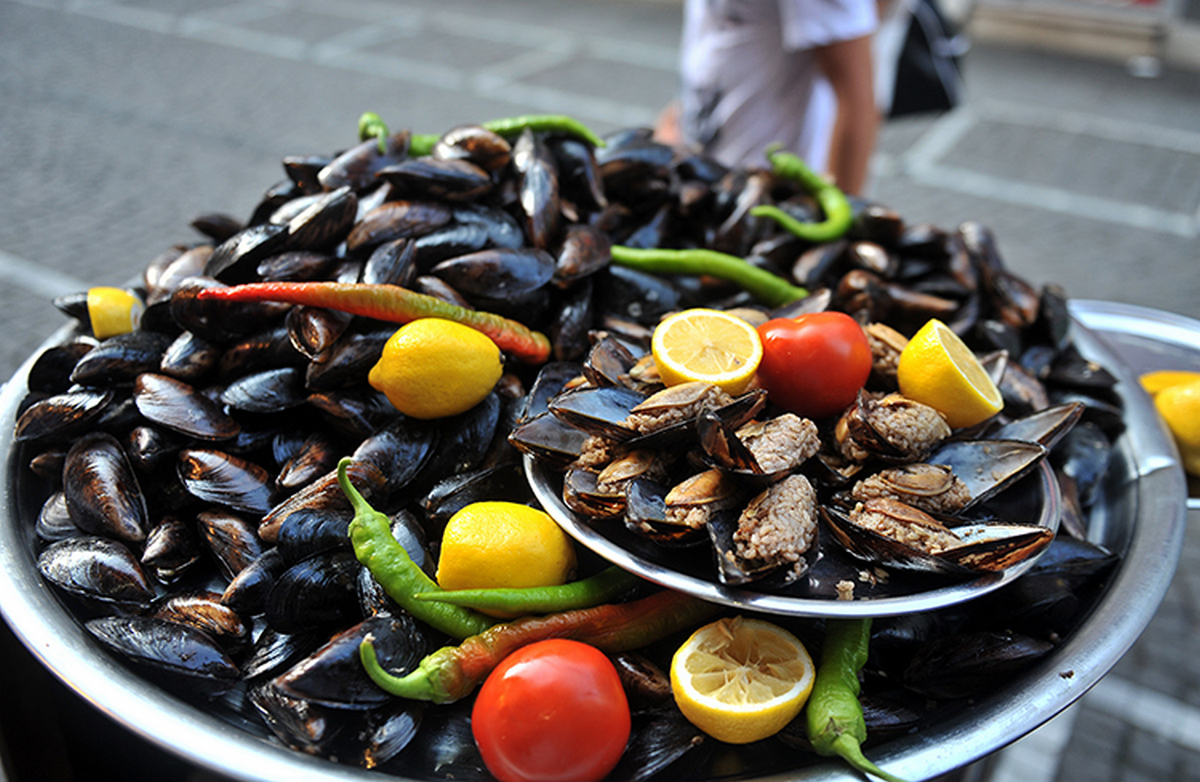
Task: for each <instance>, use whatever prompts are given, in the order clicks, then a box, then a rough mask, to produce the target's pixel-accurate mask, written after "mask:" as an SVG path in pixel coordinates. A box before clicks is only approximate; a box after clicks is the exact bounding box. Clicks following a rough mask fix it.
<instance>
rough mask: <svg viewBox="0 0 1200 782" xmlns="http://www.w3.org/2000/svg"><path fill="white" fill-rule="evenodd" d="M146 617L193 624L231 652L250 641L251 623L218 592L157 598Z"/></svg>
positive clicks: (191, 593) (200, 592)
mask: <svg viewBox="0 0 1200 782" xmlns="http://www.w3.org/2000/svg"><path fill="white" fill-rule="evenodd" d="M147 616H152V617H154V618H156V619H165V620H167V621H168V622H176V623H178V624H183V625H187V626H188V627H194V628H196V629H197V630H200V631H202V632H204V633H205V634H206V635H207V636H208V637H209V638H212V639H213V640H214V641H216V642H217V643H218V644H220V645H221V647H222V648H223V649H225V650H226V651H227V652H228V653H229V654H231V655H237V654H238V653H239V652H241V651H242V649H244V648H245V647H246V646H247V644H249V642H250V626H249V625H248V624H246V622H244V621H243V620H242V618H241V617H240V616H239V615H238V613H237V612H236V611H234V610H233V609H232V608H230V607H229V606H227V605H224V604H222V603H221V596H220V595H219V594H217V593H216V592H208V591H197V592H178V593H176V594H173V595H168V596H165V597H163V598H161V599H160V600H156V601H155V602H154V604H153V605H151V606H150V611H149V613H148V614H147Z"/></svg>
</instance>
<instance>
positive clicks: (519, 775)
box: [471, 638, 630, 782]
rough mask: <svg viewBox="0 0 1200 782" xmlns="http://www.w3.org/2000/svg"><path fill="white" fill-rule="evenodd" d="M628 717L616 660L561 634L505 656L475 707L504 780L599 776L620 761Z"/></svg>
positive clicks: (492, 765)
mask: <svg viewBox="0 0 1200 782" xmlns="http://www.w3.org/2000/svg"><path fill="white" fill-rule="evenodd" d="M629 723H630V718H629V703H628V701H626V699H625V691H624V689H622V687H621V680H620V678H619V677H618V676H617V670H616V668H614V667H613V664H612V663H611V662H609V660H608V658H607V657H605V656H604V653H603V652H601V651H600V650H598V649H596V648H595V647H593V646H588V645H587V644H584V643H580V642H579V641H569V640H566V639H562V638H555V639H551V640H548V641H538V642H536V643H532V644H530V645H529V646H524V647H522V648H520V649H518V650H517V651H515V652H513V653H512V654H510V655H509V656H508V657H506V658H504V661H503V662H501V663H500V665H498V666H497V667H496V668H495V670H493V671H492V672H491V673H490V674H489V675H488V677H487V679H486V680H485V681H484V683H483V686H482V687H480V688H479V693H478V695H476V696H475V707H474V709H473V710H472V712H471V732H472V734H474V736H475V743H476V744H477V745H478V746H479V752H480V754H481V755H483V761H484V763H486V764H487V767H488V771H491V772H492V774H493V775H494V776H495V777H496V778H497V779H499V780H500V782H534V781H535V780H536V781H537V782H596V780H599V779H602V778H603V777H604V776H605V775H607V774H608V772H609V771H611V770H612V768H613V766H615V765H616V764H617V761H618V760H620V759H621V754H622V753H623V752H624V751H625V744H626V742H628V741H629Z"/></svg>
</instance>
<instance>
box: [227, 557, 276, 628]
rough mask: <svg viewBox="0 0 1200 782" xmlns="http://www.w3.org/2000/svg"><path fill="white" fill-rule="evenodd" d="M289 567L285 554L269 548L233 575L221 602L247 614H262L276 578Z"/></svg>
mask: <svg viewBox="0 0 1200 782" xmlns="http://www.w3.org/2000/svg"><path fill="white" fill-rule="evenodd" d="M286 569H287V563H286V562H284V560H283V555H282V554H280V553H279V550H278V549H276V548H269V549H267V550H266V551H264V552H263V553H262V554H260V555H259V556H258V558H257V559H255V560H254V561H253V562H251V563H250V564H249V565H247V566H246V567H244V568H242V570H241V571H240V572H239V573H238V574H237V575H236V576H234V577H233V580H232V581H230V582H229V584H228V586H226V587H225V591H224V592H223V593H221V602H222V603H224V604H225V605H227V606H229V607H230V608H232V609H233V610H235V611H239V612H241V613H243V614H246V615H247V616H252V615H254V614H261V613H262V612H263V609H264V608H265V607H266V605H267V595H268V594H270V592H271V588H272V587H273V586H275V580H276V579H277V578H279V576H280V575H281V574H282V573H283V571H284V570H286Z"/></svg>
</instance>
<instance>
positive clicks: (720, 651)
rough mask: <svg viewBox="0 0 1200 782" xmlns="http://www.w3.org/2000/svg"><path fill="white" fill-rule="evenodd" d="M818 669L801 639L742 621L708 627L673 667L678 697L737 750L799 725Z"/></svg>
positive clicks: (699, 723)
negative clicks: (795, 721)
mask: <svg viewBox="0 0 1200 782" xmlns="http://www.w3.org/2000/svg"><path fill="white" fill-rule="evenodd" d="M815 678H816V668H815V666H814V665H813V661H812V658H811V657H809V654H808V650H806V649H805V648H804V644H802V643H801V642H800V640H799V639H798V638H796V636H794V635H792V634H791V633H789V632H788V631H787V630H785V629H783V628H782V627H779V626H778V625H774V624H771V623H770V622H765V621H763V620H761V619H747V618H744V617H741V616H737V617H733V618H725V619H719V620H717V621H716V622H713V623H711V624H707V625H705V626H704V627H701V628H700V629H699V630H697V631H696V632H695V633H693V634H692V637H691V638H689V639H688V640H687V641H685V642H684V644H683V645H682V646H680V647H679V649H678V650H677V651H676V652H675V656H674V657H673V658H672V660H671V692H672V693H673V694H674V696H675V702H676V704H678V705H679V710H680V711H682V712H683V715H684V716H685V717H687V718H688V720H690V721H691V723H692V724H693V725H695V726H696V727H697V728H699V729H700V730H702V731H704V732H705V733H707V734H708V735H710V736H712V737H713V738H715V739H717V740H719V741H724V742H728V743H730V744H748V743H750V742H752V741H759V740H761V739H765V738H767V737H768V736H773V735H775V734H776V733H778V732H779V731H780V730H782V729H783V727H784V726H785V725H787V724H788V723H789V722H791V721H792V720H793V719H795V717H796V715H798V714H799V713H800V710H801V709H802V708H804V703H805V701H807V700H808V695H809V693H810V692H812V686H813V680H814V679H815Z"/></svg>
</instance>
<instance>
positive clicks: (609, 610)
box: [358, 590, 722, 703]
mask: <svg viewBox="0 0 1200 782" xmlns="http://www.w3.org/2000/svg"><path fill="white" fill-rule="evenodd" d="M721 610H722V609H721V607H720V606H718V605H716V604H715V603H709V602H707V601H704V600H700V599H699V598H695V597H691V596H690V595H685V594H683V593H682V592H674V591H671V590H663V591H661V592H655V593H654V594H652V595H650V596H649V597H643V598H642V599H640V600H633V601H631V602H628V603H615V604H613V603H606V604H605V605H599V606H594V607H592V608H581V609H579V610H576V611H562V612H560V613H556V614H548V615H547V616H527V617H523V618H521V619H515V620H513V621H511V622H505V623H503V624H498V625H494V626H492V627H490V628H488V629H487V630H485V631H483V632H481V633H479V634H478V635H474V636H471V637H470V638H467V639H466V640H464V641H463V642H462V643H461V644H460V645H458V646H446V647H442V648H441V649H438V650H437V651H436V652H434V653H433V654H430V655H429V656H427V657H426V658H425V659H423V660H422V661H421V662H420V663H419V664H418V665H417V667H416V669H414V670H413V671H411V672H409V673H408V674H406V675H404V676H395V675H393V674H391V673H388V672H387V671H385V670H384V669H383V666H382V665H380V664H379V660H378V658H377V657H376V655H375V646H374V643H373V641H372V639H371V638H370V637H369V636H368V637H367V638H366V639H365V640H363V642H362V643H361V644H359V647H358V656H359V659H361V660H362V664H363V668H364V669H365V670H366V672H367V675H368V676H370V677H371V680H372V681H373V682H375V683H376V684H378V685H379V686H380V687H381V688H383V689H384V690H386V691H388V692H390V693H391V694H392V695H397V696H399V697H401V698H413V699H415V700H423V701H433V702H434V703H449V702H451V701H456V700H459V699H460V698H465V697H466V696H468V695H470V694H471V692H472V691H473V690H474V689H475V687H476V686H477V685H478V684H479V683H480V682H482V681H483V680H484V679H486V678H487V675H488V674H489V673H491V671H492V669H493V668H495V667H496V666H497V665H499V664H500V662H501V661H502V660H503V659H504V658H505V657H507V656H508V655H509V654H510V653H512V652H513V651H515V650H517V649H519V648H521V647H522V646H525V645H527V644H531V643H533V642H535V641H542V640H545V639H547V638H570V639H573V640H576V641H581V642H583V643H586V644H591V645H592V646H594V647H596V648H597V649H599V650H601V651H603V652H623V651H628V650H630V649H640V648H641V647H643V646H646V645H647V644H651V643H654V642H655V641H659V640H661V639H663V638H666V637H667V636H669V635H671V634H673V633H677V632H679V631H681V630H685V629H687V628H689V627H692V626H693V625H696V624H700V623H702V622H706V621H708V620H709V619H711V618H712V617H713V616H715V615H716V614H717V613H719V612H720V611H721Z"/></svg>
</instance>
